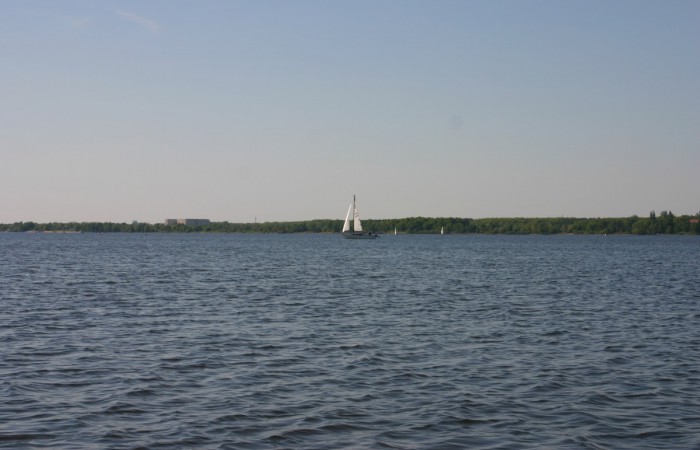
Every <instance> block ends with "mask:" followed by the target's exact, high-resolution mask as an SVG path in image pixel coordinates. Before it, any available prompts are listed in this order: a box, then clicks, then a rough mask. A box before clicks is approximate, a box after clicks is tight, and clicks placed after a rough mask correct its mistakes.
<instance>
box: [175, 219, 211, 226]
mask: <svg viewBox="0 0 700 450" xmlns="http://www.w3.org/2000/svg"><path fill="white" fill-rule="evenodd" d="M210 223H211V222H210V221H209V219H165V224H166V225H186V226H188V227H198V226H203V225H209V224H210Z"/></svg>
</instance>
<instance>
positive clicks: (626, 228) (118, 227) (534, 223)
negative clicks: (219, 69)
mask: <svg viewBox="0 0 700 450" xmlns="http://www.w3.org/2000/svg"><path fill="white" fill-rule="evenodd" d="M362 223H363V228H364V229H365V231H372V232H377V233H393V232H394V229H396V230H397V231H398V232H399V233H407V234H435V233H440V230H441V229H444V232H445V233H452V234H465V233H484V234H640V235H643V234H700V213H698V214H696V215H694V216H688V215H682V216H675V215H674V214H673V213H672V212H670V211H662V212H661V213H660V214H659V215H657V214H656V213H655V212H654V211H652V212H651V213H650V214H649V217H638V216H632V217H626V218H569V217H556V218H494V219H463V218H455V217H448V218H439V217H408V218H405V219H381V220H372V219H367V220H363V221H362ZM342 226H343V221H342V220H330V219H328V220H323V219H319V220H306V221H300V222H264V223H230V222H212V223H210V224H208V225H204V226H186V225H165V224H149V223H139V222H136V223H130V224H129V223H111V222H82V223H78V222H70V223H55V222H54V223H34V222H17V223H12V224H0V231H14V232H85V233H114V232H118V233H197V232H200V233H201V232H205V233H334V232H339V231H340V229H341V228H342Z"/></svg>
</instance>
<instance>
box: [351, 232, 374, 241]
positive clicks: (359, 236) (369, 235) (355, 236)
mask: <svg viewBox="0 0 700 450" xmlns="http://www.w3.org/2000/svg"><path fill="white" fill-rule="evenodd" d="M343 237H344V238H345V239H377V238H378V237H379V236H378V235H377V234H372V233H348V232H346V233H343Z"/></svg>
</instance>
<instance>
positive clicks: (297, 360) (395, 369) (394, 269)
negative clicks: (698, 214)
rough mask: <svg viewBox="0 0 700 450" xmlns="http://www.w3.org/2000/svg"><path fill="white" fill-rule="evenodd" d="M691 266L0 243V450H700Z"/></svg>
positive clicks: (262, 243) (395, 240) (611, 250)
mask: <svg viewBox="0 0 700 450" xmlns="http://www.w3.org/2000/svg"><path fill="white" fill-rule="evenodd" d="M698 244H700V240H698V239H697V238H690V237H687V238H686V237H644V238H639V237H608V238H605V239H603V238H601V237H597V236H596V237H589V236H556V237H543V236H518V237H514V236H441V237H436V236H398V237H393V236H385V237H384V238H382V239H379V240H377V241H373V242H371V243H370V242H363V243H357V242H348V241H345V240H342V239H339V238H338V236H327V235H264V236H248V235H149V236H143V235H90V234H88V235H42V234H32V235H29V234H0V249H1V250H2V252H3V255H4V258H3V259H2V261H0V286H2V289H0V303H1V304H2V305H3V308H2V309H1V310H0V348H2V351H1V352H0V447H1V448H12V449H15V448H20V449H21V448H59V449H60V448H65V449H76V448H86V449H87V448H89V449H93V448H115V449H121V448H124V449H127V448H128V449H133V448H144V449H145V448H148V449H151V448H168V449H171V448H182V449H185V448H203V449H209V448H211V449H256V450H257V449H273V448H274V449H279V448H306V449H327V448H398V449H406V448H421V449H423V448H434V449H450V448H454V449H457V448H460V449H461V448H484V449H487V448H488V449H512V448H533V449H534V448H566V449H569V448H582V449H587V448H590V449H612V448H615V449H617V448H630V449H632V448H634V449H652V448H674V449H675V448H678V449H683V448H688V449H692V448H698V447H700V414H698V412H697V411H700V369H699V367H700V350H699V349H700V338H698V336H700V334H699V333H698V326H697V319H698V317H699V316H698V312H697V304H698V301H699V300H700V277H698V273H700V270H698V269H700V258H699V257H698V256H700V245H698Z"/></svg>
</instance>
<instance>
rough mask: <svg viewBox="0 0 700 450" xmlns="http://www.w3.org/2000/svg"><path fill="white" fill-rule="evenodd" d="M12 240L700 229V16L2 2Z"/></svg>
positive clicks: (390, 5)
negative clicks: (319, 228)
mask: <svg viewBox="0 0 700 450" xmlns="http://www.w3.org/2000/svg"><path fill="white" fill-rule="evenodd" d="M0 69H1V70H0V222H2V223H8V222H15V221H30V220H31V221H37V222H48V221H72V220H75V221H116V222H124V221H126V222H130V221H132V220H140V221H145V222H160V221H162V220H163V219H165V218H166V217H173V218H177V217H195V218H199V217H201V218H209V219H212V220H216V221H222V220H228V221H232V222H252V221H253V220H254V218H255V217H257V219H258V221H276V220H306V219H317V218H337V219H340V218H344V216H345V213H346V211H347V207H348V204H349V203H350V201H351V200H352V195H353V194H357V197H358V203H359V205H360V211H361V214H362V217H363V218H376V219H379V218H399V217H408V216H451V217H473V218H478V217H512V216H526V217H534V216H562V215H563V216H576V217H608V216H610V217H611V216H615V217H620V216H629V215H632V214H638V215H640V216H646V215H647V214H648V213H649V211H650V210H652V209H653V210H656V211H657V212H659V211H661V210H672V211H673V212H674V213H675V214H694V213H696V212H698V211H699V210H700V176H699V170H700V2H699V1H675V0H670V1H662V0H659V1H653V2H650V1H641V0H632V1H622V0H616V1H608V0H605V1H602V0H601V1H590V0H586V1H559V0H557V1H543V0H527V1H521V0H518V1H498V0H496V1H493V0H485V1H470V0H461V1H448V0H440V1H425V0H420V1H408V0H401V1H398V0H397V1H389V0H386V1H383V0H379V1H377V0H372V1H327V0H318V1H259V0H255V1H253V0H250V1H229V0H226V1H223V0H222V1H171V0H168V1H165V0H163V1H147V2H144V1H123V2H120V1H94V0H83V1H81V0H76V1H53V0H46V1H32V0H22V1H9V0H7V1H0Z"/></svg>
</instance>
